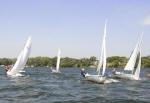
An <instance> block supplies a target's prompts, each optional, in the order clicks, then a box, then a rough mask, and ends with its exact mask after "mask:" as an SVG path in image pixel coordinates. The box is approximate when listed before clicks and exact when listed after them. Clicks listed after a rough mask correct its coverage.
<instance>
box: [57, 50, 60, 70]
mask: <svg viewBox="0 0 150 103" xmlns="http://www.w3.org/2000/svg"><path fill="white" fill-rule="evenodd" d="M60 55H61V50H60V49H58V55H57V65H56V71H59V65H60V58H61V57H60Z"/></svg>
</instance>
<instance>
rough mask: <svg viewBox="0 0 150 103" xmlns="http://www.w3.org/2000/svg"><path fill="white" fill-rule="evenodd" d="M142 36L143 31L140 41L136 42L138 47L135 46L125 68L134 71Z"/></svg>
mask: <svg viewBox="0 0 150 103" xmlns="http://www.w3.org/2000/svg"><path fill="white" fill-rule="evenodd" d="M142 36H143V33H142V35H141V37H140V39H139V41H138V43H137V44H136V47H135V49H134V51H133V53H132V55H131V57H130V59H129V61H128V63H127V65H126V66H125V68H124V70H128V71H132V73H133V70H134V66H135V63H136V58H137V55H138V53H139V46H140V44H141V40H142Z"/></svg>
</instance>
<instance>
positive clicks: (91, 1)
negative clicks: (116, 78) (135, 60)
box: [0, 0, 150, 58]
mask: <svg viewBox="0 0 150 103" xmlns="http://www.w3.org/2000/svg"><path fill="white" fill-rule="evenodd" d="M106 18H107V19H108V26H107V30H108V31H107V32H108V34H107V56H116V55H117V56H127V57H128V56H129V55H130V53H131V51H132V50H133V48H134V47H135V44H136V42H137V40H138V37H139V34H140V33H141V32H142V31H143V32H144V37H143V43H142V55H143V56H146V55H150V0H0V58H2V57H11V58H13V57H17V56H18V54H19V52H20V51H21V49H22V48H23V46H24V43H25V41H26V39H27V37H28V36H29V35H32V39H33V41H32V42H33V43H32V52H31V57H35V56H49V57H54V56H56V55H57V50H58V48H61V50H62V56H63V57H66V56H68V57H75V58H82V57H90V56H99V54H100V48H101V42H102V36H103V31H104V21H105V19H106ZM138 33H139V34H138Z"/></svg>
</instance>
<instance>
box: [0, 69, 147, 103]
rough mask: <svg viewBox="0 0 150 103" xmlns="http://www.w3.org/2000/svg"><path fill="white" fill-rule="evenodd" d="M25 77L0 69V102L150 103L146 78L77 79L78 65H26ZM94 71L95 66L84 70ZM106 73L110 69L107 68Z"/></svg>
mask: <svg viewBox="0 0 150 103" xmlns="http://www.w3.org/2000/svg"><path fill="white" fill-rule="evenodd" d="M26 71H27V74H28V75H27V76H25V77H20V78H9V77H7V75H6V72H5V70H4V69H3V68H0V103H150V78H146V77H145V76H144V75H145V74H146V73H150V69H142V72H141V77H142V80H141V81H125V80H124V81H120V82H117V83H110V84H96V83H92V82H88V81H85V80H84V79H83V78H81V75H80V69H79V68H61V72H62V74H52V73H51V72H50V69H48V68H26ZM87 71H88V72H89V73H94V72H95V69H87ZM107 72H108V73H109V72H110V69H107Z"/></svg>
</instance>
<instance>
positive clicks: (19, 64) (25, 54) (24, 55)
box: [9, 37, 31, 75]
mask: <svg viewBox="0 0 150 103" xmlns="http://www.w3.org/2000/svg"><path fill="white" fill-rule="evenodd" d="M30 51H31V37H29V38H28V40H27V42H26V44H25V46H24V49H23V50H22V51H21V53H20V54H19V56H18V58H17V61H16V63H15V65H14V67H13V68H12V70H11V71H10V72H9V74H11V75H14V74H16V73H18V72H19V71H20V70H22V69H23V68H24V66H25V64H26V62H27V60H28V58H29V54H30Z"/></svg>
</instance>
